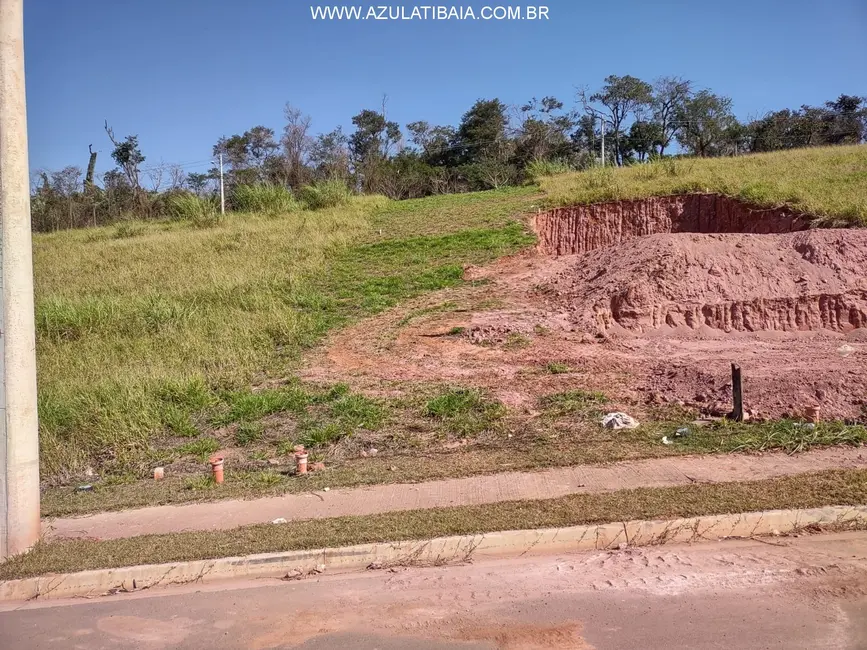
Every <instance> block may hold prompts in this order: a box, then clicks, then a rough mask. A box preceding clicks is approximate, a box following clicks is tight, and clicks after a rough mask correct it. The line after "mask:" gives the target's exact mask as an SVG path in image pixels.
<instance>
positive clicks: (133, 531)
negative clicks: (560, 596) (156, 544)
mask: <svg viewBox="0 0 867 650" xmlns="http://www.w3.org/2000/svg"><path fill="white" fill-rule="evenodd" d="M836 468H867V451H865V450H864V449H863V448H860V447H842V448H839V447H835V448H829V449H820V450H815V451H810V452H804V453H801V454H795V455H787V454H784V453H766V454H761V455H747V454H728V455H707V456H677V457H670V458H658V459H648V460H640V461H630V462H621V463H613V464H611V465H581V466H576V467H564V468H557V469H551V470H546V471H541V472H507V473H502V474H491V475H482V476H473V477H468V478H461V479H451V480H446V481H430V482H426V483H414V484H390V485H378V486H374V487H364V488H354V489H333V490H330V491H329V492H316V493H315V494H313V493H306V494H287V495H284V496H279V497H268V498H263V499H253V500H227V501H215V502H206V503H194V504H190V505H179V506H155V507H148V508H139V509H136V510H124V511H119V512H103V513H98V514H94V515H88V516H84V517H70V518H58V519H48V520H46V521H45V522H43V532H44V534H45V535H46V537H48V538H49V539H51V538H57V537H60V538H96V539H118V538H124V537H136V536H139V535H145V534H161V533H172V532H182V531H196V530H201V531H205V530H226V529H232V528H236V527H238V526H247V525H252V524H260V523H267V522H270V521H273V520H274V519H278V518H283V519H286V520H288V521H293V520H302V519H320V518H332V517H341V516H346V515H371V514H378V513H383V512H395V511H404V510H418V509H429V508H443V507H451V506H467V505H481V504H486V503H498V502H502V501H508V500H523V499H549V498H555V497H560V496H566V495H570V494H589V493H602V492H614V491H618V490H625V489H634V488H641V487H657V488H659V487H671V486H677V485H691V484H694V483H728V482H736V481H749V480H758V479H769V478H776V477H781V476H791V475H794V474H800V473H804V472H817V471H822V470H827V469H836Z"/></svg>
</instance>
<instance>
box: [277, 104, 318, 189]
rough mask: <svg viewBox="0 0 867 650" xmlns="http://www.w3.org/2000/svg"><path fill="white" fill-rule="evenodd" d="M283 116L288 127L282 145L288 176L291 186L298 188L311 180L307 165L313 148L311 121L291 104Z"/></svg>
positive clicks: (284, 130)
mask: <svg viewBox="0 0 867 650" xmlns="http://www.w3.org/2000/svg"><path fill="white" fill-rule="evenodd" d="M283 115H284V116H285V118H286V125H285V126H284V127H283V137H282V138H281V140H280V143H281V144H282V145H283V154H284V156H285V160H286V162H285V164H286V176H287V179H288V183H289V185H290V186H291V187H293V188H297V187H300V186H301V185H303V184H305V183H306V182H307V181H308V180H309V173H308V171H309V170H308V167H307V163H308V161H309V157H310V152H311V149H312V147H313V138H311V137H310V135H309V132H310V123H311V119H310V116H309V115H304V114H303V113H302V112H301V110H300V109H298V108H295V107H294V106H292V104H289V103H287V104H286V106H285V108H284V109H283Z"/></svg>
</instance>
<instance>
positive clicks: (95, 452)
mask: <svg viewBox="0 0 867 650" xmlns="http://www.w3.org/2000/svg"><path fill="white" fill-rule="evenodd" d="M542 183H543V188H544V189H545V190H546V192H547V193H548V197H547V201H550V202H554V203H574V202H590V201H597V200H604V199H611V198H625V197H635V196H643V195H647V194H668V193H672V192H686V191H694V190H701V191H720V192H725V193H727V194H732V195H735V196H741V197H742V198H747V199H749V200H752V201H755V202H758V203H765V204H775V203H779V202H783V201H787V202H790V203H792V204H794V205H795V206H796V207H799V208H801V209H804V210H809V211H812V212H815V213H818V214H824V215H830V216H833V217H835V218H839V219H842V220H846V219H848V220H850V221H852V220H855V219H864V218H865V215H867V207H865V206H867V203H865V202H867V148H865V147H860V148H859V147H839V148H833V149H812V150H801V151H793V152H784V153H777V154H768V155H761V156H750V157H741V158H735V159H713V160H676V161H664V162H661V163H656V164H653V165H647V166H641V167H635V168H629V169H621V170H593V171H590V172H585V173H582V174H568V175H564V176H559V177H553V178H547V179H543V181H542ZM537 193H538V190H536V189H535V188H511V189H506V190H502V191H497V192H484V193H476V194H465V195H452V196H438V197H431V198H428V199H422V200H413V201H404V202H399V203H395V202H387V201H385V200H383V199H379V198H376V197H367V198H361V199H357V200H356V201H354V202H353V203H352V204H351V205H350V206H349V207H344V208H340V209H335V210H328V211H320V212H316V213H309V212H295V213H291V214H288V215H286V216H282V217H276V218H274V217H270V218H269V217H265V216H257V215H234V216H232V217H231V218H230V219H229V220H228V222H227V223H225V224H223V225H220V226H218V227H216V228H211V229H194V228H191V227H189V226H188V225H184V224H153V223H151V224H125V225H123V226H119V227H114V228H100V229H88V230H81V231H74V232H63V233H56V234H50V235H37V236H36V237H35V264H36V279H37V346H38V350H37V352H38V362H39V380H40V397H39V399H40V420H41V425H40V426H41V432H40V433H41V444H42V468H43V475H44V476H45V477H46V478H48V479H50V480H52V481H55V482H56V481H58V480H59V481H63V480H64V479H67V478H69V477H70V476H72V475H75V474H79V476H80V473H81V471H82V470H83V469H84V468H85V467H88V466H92V467H93V468H94V469H95V470H96V471H97V473H98V474H100V475H101V476H102V477H103V478H105V476H106V475H110V474H114V475H120V476H123V477H124V478H125V479H127V480H128V479H130V478H134V477H136V476H143V475H145V474H146V472H147V470H148V469H149V467H150V466H151V464H152V463H154V462H170V461H171V460H172V459H173V458H178V457H189V458H191V459H200V458H201V457H202V456H204V455H206V454H207V453H208V452H209V450H210V451H213V450H214V449H215V446H214V445H217V444H218V443H217V441H216V440H214V439H213V438H210V437H209V435H208V433H207V432H208V431H209V429H210V428H212V427H213V426H216V425H217V424H219V423H226V422H230V421H232V420H231V419H230V420H226V415H225V414H226V413H240V414H241V415H239V416H238V417H236V418H235V419H234V421H244V422H246V421H247V420H257V419H258V418H260V417H262V416H263V415H267V414H268V413H273V412H275V411H279V410H284V409H285V408H292V407H293V405H294V406H297V405H298V404H299V403H300V402H299V400H300V401H302V402H303V401H305V400H306V402H310V401H311V400H314V401H315V400H316V399H319V398H317V397H315V396H309V395H308V396H304V397H302V398H299V397H298V395H297V394H296V391H294V389H293V390H289V393H290V394H289V395H283V394H269V395H265V396H261V395H260V396H259V397H256V398H253V397H251V394H250V387H251V386H252V385H261V384H262V383H264V382H267V381H268V380H269V379H274V378H284V377H286V376H287V374H291V368H292V366H293V364H294V363H296V362H297V361H298V360H299V358H300V356H301V354H302V353H303V351H304V350H305V349H308V348H309V347H310V346H312V345H314V344H316V343H317V342H319V341H321V339H322V336H323V335H324V334H325V333H326V332H328V331H329V330H330V329H332V328H334V327H337V326H339V325H341V324H343V323H346V322H349V321H351V320H353V319H357V318H361V317H364V316H365V315H369V314H372V313H375V312H377V311H380V310H382V309H385V308H388V307H391V306H393V305H395V304H397V303H399V302H400V301H402V300H404V299H406V298H409V297H412V296H415V295H418V294H421V293H424V292H427V291H432V290H436V289H441V288H445V287H452V286H458V285H460V284H462V281H461V267H462V265H464V264H467V263H474V264H479V263H484V262H486V261H490V260H492V259H494V258H496V257H498V256H500V255H503V254H505V253H508V252H511V251H514V250H515V249H517V248H520V247H522V246H525V245H527V244H528V243H529V242H530V241H531V240H530V238H529V237H528V236H527V234H526V232H525V231H524V229H523V227H522V226H521V225H520V224H519V223H518V222H517V221H516V217H517V216H518V215H519V214H520V213H522V212H526V211H529V210H530V209H532V208H533V207H535V206H536V205H537V204H538V203H539V202H540V200H541V199H542V197H539V196H538V195H537ZM338 405H339V403H335V407H337V406H338ZM245 414H246V415H245ZM248 416H249V417H248ZM331 424H332V423H331V422H329V423H326V424H325V425H323V426H330V425H331ZM322 433H323V432H322V431H312V432H309V431H308V432H307V433H305V435H307V434H310V435H320V434H322ZM251 435H258V434H257V433H256V432H255V431H253V433H252V434H251ZM287 442H291V441H287ZM640 446H641V447H642V449H643V448H644V447H646V446H647V445H640ZM594 453H595V452H594ZM625 453H627V456H626V457H629V456H630V455H634V454H635V453H638V454H639V455H641V453H645V454H646V453H648V452H647V451H646V450H645V451H644V452H641V449H638V448H637V447H636V449H631V448H630V449H627V450H625ZM546 455H550V454H546ZM570 458H572V457H571V456H570ZM487 460H490V459H487ZM487 460H486V459H475V460H474V459H470V461H468V463H466V465H467V467H466V468H465V470H464V471H463V473H477V472H478V471H483V469H484V467H483V466H484V465H485V463H486V462H487ZM593 461H594V457H588V458H584V457H581V458H572V462H593ZM199 462H201V461H200V460H199ZM398 464H400V463H398ZM427 469H429V468H423V467H419V466H418V464H417V463H416V462H415V461H414V460H413V461H410V462H408V463H407V468H406V471H407V473H408V474H406V475H404V473H403V472H400V474H401V476H404V477H405V480H407V479H412V478H415V477H429V476H428V474H429V472H427ZM426 472H427V473H426ZM374 474H376V473H375V472H374ZM380 474H382V473H380ZM382 475H383V476H388V474H382ZM430 477H432V476H430ZM370 478H371V477H369V476H368V477H359V476H355V475H354V473H353V472H352V471H350V472H349V474H348V475H347V479H346V482H347V484H357V483H359V482H361V483H364V482H368V481H369V480H370ZM265 479H266V480H265V483H266V484H267V485H266V487H268V486H269V485H272V483H271V482H272V481H273V477H265ZM101 484H102V483H101ZM260 487H261V486H260ZM137 498H139V497H137ZM137 498H134V499H133V501H137ZM184 500H186V499H184Z"/></svg>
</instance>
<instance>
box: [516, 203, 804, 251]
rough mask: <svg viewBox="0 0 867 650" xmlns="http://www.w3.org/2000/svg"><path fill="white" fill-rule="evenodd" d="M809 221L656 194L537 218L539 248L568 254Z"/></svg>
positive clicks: (774, 229) (786, 227) (783, 211)
mask: <svg viewBox="0 0 867 650" xmlns="http://www.w3.org/2000/svg"><path fill="white" fill-rule="evenodd" d="M810 222H811V218H810V217H809V216H807V215H803V214H799V213H796V212H793V211H792V210H789V209H788V208H770V209H768V208H760V207H757V206H753V205H750V204H748V203H744V202H742V201H738V200H736V199H732V198H729V197H727V196H721V195H719V194H686V195H679V196H659V197H651V198H647V199H636V200H633V201H612V202H609V203H596V204H594V205H582V206H573V207H568V208H557V209H555V210H550V211H548V212H543V213H541V214H538V215H536V216H535V218H534V219H533V229H534V230H535V231H536V234H537V235H538V236H539V244H538V250H539V252H541V253H544V254H546V255H572V254H575V253H583V252H586V251H591V250H595V249H597V248H605V247H608V246H613V245H615V244H619V243H620V242H622V241H624V240H626V239H629V238H631V237H641V236H644V235H653V234H658V233H670V232H695V233H756V234H768V233H787V232H795V231H798V230H806V229H807V228H809V226H810Z"/></svg>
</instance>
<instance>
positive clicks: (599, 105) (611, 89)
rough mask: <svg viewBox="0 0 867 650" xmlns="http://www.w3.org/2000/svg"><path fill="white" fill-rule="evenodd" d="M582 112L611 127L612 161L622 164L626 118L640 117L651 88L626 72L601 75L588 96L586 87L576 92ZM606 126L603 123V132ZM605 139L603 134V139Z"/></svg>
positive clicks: (650, 100) (648, 105) (646, 106)
mask: <svg viewBox="0 0 867 650" xmlns="http://www.w3.org/2000/svg"><path fill="white" fill-rule="evenodd" d="M578 98H579V99H580V101H581V104H582V106H583V107H584V111H585V112H586V113H588V114H590V115H593V116H594V117H596V118H599V119H603V120H605V122H606V124H607V125H609V126H610V127H611V130H610V136H611V137H610V141H611V142H612V143H613V145H614V146H613V147H612V149H613V152H614V160H615V162H616V163H617V164H618V165H622V164H623V153H624V144H626V143H625V142H624V140H625V127H626V125H627V123H628V122H629V120H630V119H640V118H641V117H642V115H643V113H644V112H646V111H647V110H648V109H649V108H650V105H651V102H652V100H653V88H652V87H651V85H650V84H649V83H647V82H646V81H642V80H641V79H638V78H636V77H632V76H630V75H626V76H623V77H618V76H617V75H611V76H608V77H606V78H605V83H604V84H603V86H602V88H601V89H600V90H598V91H596V92H595V93H593V94H591V95H589V96H588V93H587V91H586V90H581V91H579V93H578ZM607 130H608V127H607V126H606V131H607ZM608 141H609V138H608V137H607V135H606V142H608Z"/></svg>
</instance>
